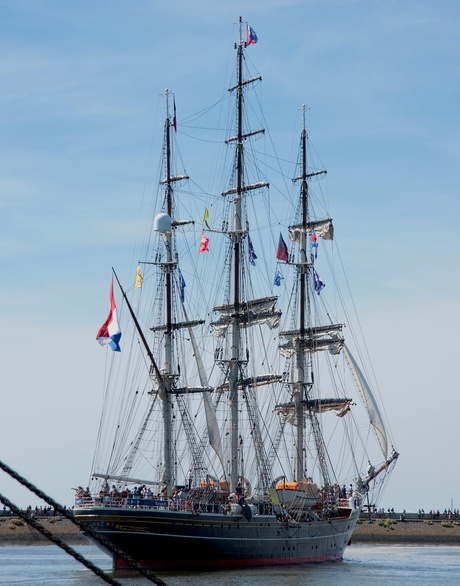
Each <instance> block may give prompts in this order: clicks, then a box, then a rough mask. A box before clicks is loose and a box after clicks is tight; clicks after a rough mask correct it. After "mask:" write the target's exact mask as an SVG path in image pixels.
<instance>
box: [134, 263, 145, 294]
mask: <svg viewBox="0 0 460 586" xmlns="http://www.w3.org/2000/svg"><path fill="white" fill-rule="evenodd" d="M143 280H144V277H143V276H142V273H141V267H140V266H138V267H137V272H136V280H135V281H134V289H140V288H141V287H142V281H143Z"/></svg>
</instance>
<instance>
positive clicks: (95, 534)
mask: <svg viewBox="0 0 460 586" xmlns="http://www.w3.org/2000/svg"><path fill="white" fill-rule="evenodd" d="M0 468H1V469H2V470H3V471H4V472H6V473H7V474H8V475H9V476H11V477H12V478H14V479H15V480H17V481H18V482H19V483H20V484H22V485H23V486H25V487H26V488H27V489H29V490H30V491H31V492H33V493H35V494H36V495H37V496H38V497H39V498H41V499H42V500H44V501H45V502H47V503H48V504H49V505H51V506H52V507H53V509H54V510H55V511H58V512H59V513H60V514H61V515H63V516H64V517H66V518H67V519H69V520H70V521H72V523H73V524H74V525H77V527H79V528H80V529H82V530H83V531H85V533H87V534H88V535H90V536H91V537H92V538H93V539H95V540H96V541H97V542H98V543H100V544H101V545H103V546H104V547H105V548H107V549H108V550H109V551H111V552H112V553H115V554H116V555H117V556H118V557H120V558H121V559H122V560H124V561H125V562H127V563H128V564H130V565H131V567H132V568H133V569H134V570H135V571H136V572H138V573H139V574H141V575H142V576H144V577H145V578H147V579H148V580H150V582H153V583H154V584H157V585H158V586H167V584H166V583H165V582H163V580H161V579H160V578H157V577H156V576H155V574H153V573H152V572H150V571H149V570H147V569H145V568H143V567H142V566H141V565H140V564H139V563H138V562H137V561H136V560H135V559H134V558H132V557H131V556H129V555H127V554H126V553H125V552H124V551H123V550H121V549H119V548H118V547H115V546H114V545H113V543H111V542H110V541H108V540H107V539H105V538H104V537H102V536H101V535H100V534H99V533H98V532H97V531H94V529H92V527H89V526H88V525H86V524H85V523H82V522H81V521H78V520H77V519H75V517H74V516H73V513H72V512H70V511H69V509H66V508H65V507H63V506H62V505H60V504H59V503H58V502H56V501H55V500H53V499H52V498H51V497H49V496H48V495H47V494H45V493H44V492H43V491H41V490H40V489H39V488H37V487H36V486H34V485H33V484H32V483H31V482H29V481H28V480H27V479H26V478H24V477H23V476H21V475H20V474H18V473H17V472H15V471H14V470H13V469H12V468H10V467H9V466H7V464H5V463H4V462H2V461H1V460H0ZM11 504H12V503H11ZM13 506H14V505H13ZM23 515H24V516H23ZM24 517H25V518H24ZM21 518H23V519H24V521H26V523H29V520H30V517H27V515H25V514H24V513H22V515H21ZM40 527H42V526H41V525H40ZM42 528H43V529H44V527H42ZM39 531H40V529H39ZM45 531H46V529H45ZM52 541H53V540H52ZM75 553H77V552H75ZM77 555H79V554H77Z"/></svg>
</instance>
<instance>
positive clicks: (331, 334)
mask: <svg viewBox="0 0 460 586" xmlns="http://www.w3.org/2000/svg"><path fill="white" fill-rule="evenodd" d="M342 328H343V325H342V324H329V325H326V326H317V327H314V328H307V329H306V330H305V333H304V336H305V337H304V339H302V340H300V345H301V347H302V349H303V351H304V352H309V353H312V352H318V351H320V350H329V352H330V353H331V354H339V353H340V350H341V349H342V347H343V344H344V339H343V337H342V335H341V333H340V332H341V331H342ZM299 337H300V331H299V330H291V331H285V332H280V339H281V338H283V342H281V343H280V345H279V351H280V353H281V355H282V356H284V357H285V358H290V357H291V356H293V354H294V352H295V349H296V340H297V339H298V338H299Z"/></svg>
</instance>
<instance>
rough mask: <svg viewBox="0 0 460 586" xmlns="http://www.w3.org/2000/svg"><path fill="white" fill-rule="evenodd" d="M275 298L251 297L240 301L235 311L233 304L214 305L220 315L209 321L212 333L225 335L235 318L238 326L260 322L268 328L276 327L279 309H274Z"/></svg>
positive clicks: (258, 323) (279, 315) (247, 325)
mask: <svg viewBox="0 0 460 586" xmlns="http://www.w3.org/2000/svg"><path fill="white" fill-rule="evenodd" d="M277 299H278V297H277V296H273V297H263V298H262V299H252V300H250V301H247V302H244V303H241V304H240V306H239V308H238V311H235V306H234V305H233V304H228V305H220V306H218V307H214V311H217V312H219V314H220V317H219V319H218V320H217V321H215V322H212V323H211V326H212V328H213V331H212V333H213V335H214V336H216V337H221V336H223V335H225V332H226V331H227V329H228V326H229V325H230V324H231V323H233V322H234V321H235V320H236V321H237V322H238V323H239V324H240V327H249V326H255V325H260V324H267V325H268V327H269V328H270V329H272V328H276V327H278V324H279V322H280V319H281V311H275V305H276V301H277Z"/></svg>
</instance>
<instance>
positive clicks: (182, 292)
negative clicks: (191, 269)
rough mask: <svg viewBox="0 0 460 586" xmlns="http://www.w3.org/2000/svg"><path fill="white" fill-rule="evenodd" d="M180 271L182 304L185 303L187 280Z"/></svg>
mask: <svg viewBox="0 0 460 586" xmlns="http://www.w3.org/2000/svg"><path fill="white" fill-rule="evenodd" d="M178 270H179V290H180V300H181V301H182V303H184V300H185V287H186V286H187V285H186V284H185V279H184V277H183V276H182V273H181V270H180V269H179V268H178Z"/></svg>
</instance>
